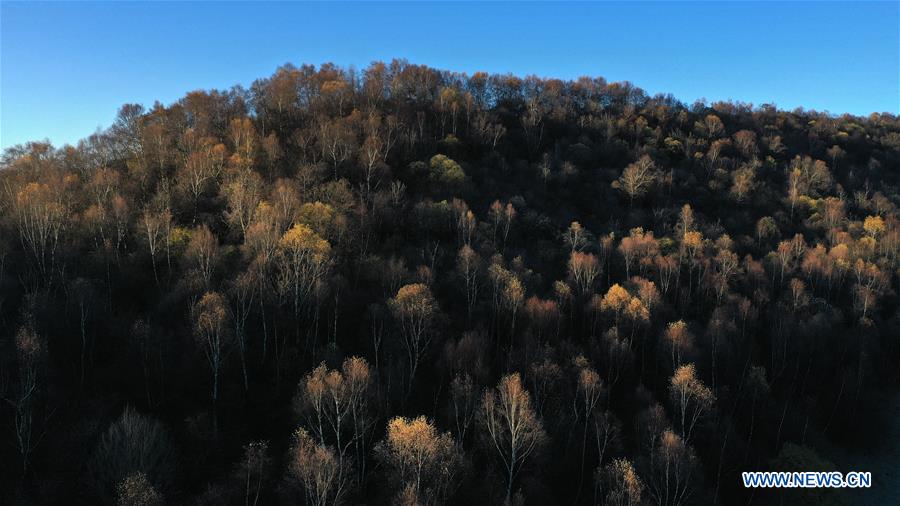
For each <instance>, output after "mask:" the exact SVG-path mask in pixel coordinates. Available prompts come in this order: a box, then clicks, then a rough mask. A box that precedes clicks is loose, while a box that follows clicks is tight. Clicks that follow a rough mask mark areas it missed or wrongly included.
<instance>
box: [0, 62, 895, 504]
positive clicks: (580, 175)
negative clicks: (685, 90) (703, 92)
mask: <svg viewBox="0 0 900 506" xmlns="http://www.w3.org/2000/svg"><path fill="white" fill-rule="evenodd" d="M860 92H864V91H863V90H860ZM0 167H2V168H0V237H2V239H0V404H2V407H0V429H2V436H0V441H2V442H3V444H2V445H0V462H2V471H0V502H2V503H3V504H11V505H18V504H22V505H31V504H36V505H37V504H41V505H42V504H66V505H79V504H86V505H94V504H119V505H162V504H198V505H224V504H235V505H238V504H239V505H244V506H249V505H254V506H259V505H270V504H308V505H316V506H324V505H336V504H361V503H366V504H369V503H371V504H404V505H413V504H428V505H437V504H517V505H518V504H536V505H538V504H539V505H545V504H576V505H579V504H600V505H617V506H618V505H630V506H634V505H639V504H640V505H645V504H646V505H660V506H661V505H672V506H675V505H685V504H813V503H821V504H837V503H842V502H847V503H853V494H854V493H855V492H854V491H852V490H845V491H831V490H816V489H807V490H797V491H790V492H779V493H775V492H772V491H763V490H756V491H752V490H748V489H744V488H743V486H742V483H741V481H740V472H741V471H748V470H832V469H835V464H834V463H832V462H830V461H829V459H828V458H827V457H826V456H825V455H824V454H823V453H822V448H823V447H824V446H825V445H829V446H836V447H844V448H846V447H857V448H869V447H873V446H877V445H878V444H879V443H878V437H879V434H882V433H883V431H884V428H885V423H888V422H889V420H885V417H884V416H883V409H882V403H883V402H884V398H885V395H886V394H887V393H889V392H891V391H896V387H897V385H898V380H900V374H898V368H897V367H896V363H897V361H898V359H900V301H898V298H897V294H896V292H895V289H894V287H895V286H896V281H897V279H898V276H900V264H898V252H900V221H898V220H900V213H898V206H900V193H898V183H900V171H898V167H900V119H898V117H897V116H894V115H892V114H872V115H871V116H868V117H857V116H849V115H844V116H835V115H831V114H825V113H817V112H814V111H805V110H794V111H784V110H779V109H777V108H776V107H774V106H772V105H768V104H764V105H761V106H752V105H750V104H743V103H733V102H728V103H721V102H720V103H713V104H709V103H706V102H704V101H698V102H696V103H694V104H692V105H686V104H684V103H682V102H679V101H678V100H676V99H675V98H673V97H672V96H664V95H657V96H649V95H648V94H646V93H645V92H644V91H642V90H641V89H640V88H637V87H635V86H633V85H632V84H630V83H628V82H618V83H608V82H606V81H605V80H604V79H602V78H581V79H578V80H575V81H563V80H557V79H541V78H537V77H533V76H530V77H526V78H520V77H516V76H513V75H488V74H485V73H475V74H473V75H471V76H469V75H466V74H460V73H454V72H448V71H441V70H436V69H432V68H429V67H426V66H421V65H414V64H410V63H408V62H406V61H400V60H395V61H392V62H390V63H389V64H385V63H373V64H372V65H371V66H369V67H368V68H366V69H364V70H358V69H353V68H339V67H337V66H334V65H331V64H325V65H321V66H319V67H315V66H311V65H303V66H301V67H295V66H293V65H285V66H283V67H281V68H279V69H277V71H276V72H275V74H274V75H272V76H271V77H269V78H265V79H259V80H257V81H256V82H254V83H253V84H252V86H251V87H250V89H244V88H242V87H234V88H232V89H230V90H227V91H216V90H213V91H193V92H190V93H188V94H187V95H185V96H184V97H183V98H182V99H180V100H179V101H177V102H176V103H173V104H170V105H164V104H160V103H156V104H154V105H153V106H152V107H150V108H145V107H143V106H141V105H137V104H128V105H124V106H123V107H122V108H121V109H120V111H119V113H118V115H117V117H116V120H115V122H114V124H113V125H112V126H110V127H109V128H108V129H106V130H102V131H98V132H97V133H95V134H94V135H91V136H90V137H88V138H86V139H84V140H83V141H81V142H79V143H78V145H77V146H70V145H66V146H63V147H54V146H52V145H51V144H50V143H49V142H31V143H27V144H25V145H19V146H15V147H13V148H10V149H7V150H6V151H5V153H4V154H3V158H2V166H0ZM840 470H842V471H847V469H840ZM863 470H865V469H863ZM873 479H874V486H876V487H877V486H878V483H879V479H881V477H879V476H877V475H876V476H874V477H873ZM894 479H896V478H894Z"/></svg>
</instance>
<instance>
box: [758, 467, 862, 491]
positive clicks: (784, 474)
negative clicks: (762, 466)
mask: <svg viewBox="0 0 900 506" xmlns="http://www.w3.org/2000/svg"><path fill="white" fill-rule="evenodd" d="M741 477H742V478H743V480H744V488H869V487H871V486H872V473H870V472H864V471H850V472H848V473H846V474H844V473H841V472H839V471H827V472H820V471H801V472H788V471H780V472H772V471H768V472H761V471H759V472H744V473H741Z"/></svg>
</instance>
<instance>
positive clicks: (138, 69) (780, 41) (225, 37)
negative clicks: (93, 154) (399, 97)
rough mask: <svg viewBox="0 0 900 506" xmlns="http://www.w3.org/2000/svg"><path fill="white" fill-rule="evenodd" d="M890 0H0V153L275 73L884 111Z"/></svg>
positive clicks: (891, 82) (893, 37) (892, 33)
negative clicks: (597, 80) (615, 88)
mask: <svg viewBox="0 0 900 506" xmlns="http://www.w3.org/2000/svg"><path fill="white" fill-rule="evenodd" d="M898 31H900V2H897V1H892V2H879V3H861V2H852V3H838V2H826V3H816V2H798V3H781V2H759V3H732V2H715V3H713V2H706V3H682V2H669V3H644V2H642V3H628V4H626V3H566V4H561V3H553V4H544V3H527V4H513V3H490V4H475V3H428V4H423V3H388V4H381V3H355V4H335V3H313V4H301V3H266V4H262V3H252V4H250V3H212V2H198V3H169V2H152V3H113V2H109V3H16V2H6V1H3V2H2V3H0V147H3V148H5V147H8V146H10V145H13V144H16V143H20V142H24V141H27V140H34V139H42V138H45V137H46V138H49V139H50V140H51V141H53V142H54V143H55V144H57V145H60V144H63V143H66V142H69V143H74V142H75V141H77V140H78V139H80V138H82V137H84V136H86V135H89V134H90V133H92V132H93V131H94V130H96V128H97V127H99V126H102V127H106V126H108V125H109V124H110V123H111V121H112V119H113V118H114V116H115V112H116V110H117V109H118V107H119V106H120V105H121V104H123V103H126V102H138V103H143V104H144V105H151V104H152V103H153V101H154V100H160V101H162V102H163V103H167V104H168V103H171V102H173V101H175V100H177V99H178V98H180V97H181V96H183V95H184V93H185V92H187V91H190V90H194V89H209V88H220V89H224V88H228V87H230V86H231V85H234V84H242V85H244V86H249V85H250V84H251V83H252V82H253V80H254V79H256V78H258V77H264V76H268V75H270V74H271V73H272V72H273V71H274V70H275V68H276V67H277V66H278V65H281V64H284V63H286V62H292V63H295V64H300V63H314V64H320V63H323V62H327V61H331V62H334V63H337V64H340V65H349V64H354V65H356V66H357V67H359V68H363V67H365V66H366V65H367V64H368V63H369V62H371V61H373V60H385V61H388V60H390V59H391V58H393V57H401V58H407V59H408V60H409V61H411V62H414V63H424V64H428V65H430V66H433V67H437V68H441V69H450V70H458V71H466V72H470V73H471V72H473V71H477V70H485V71H488V72H512V73H514V74H520V75H526V74H536V75H539V76H546V77H561V78H575V77H578V76H580V75H593V76H597V75H599V76H603V77H605V78H606V79H608V80H610V81H619V80H630V81H632V82H633V83H635V84H636V85H637V86H640V87H642V88H644V89H645V90H647V91H648V92H649V93H651V94H653V93H659V92H663V93H672V94H674V95H675V96H676V97H677V98H679V99H681V100H683V101H685V102H687V103H691V102H693V101H694V100H695V99H697V98H700V97H705V98H707V99H709V100H711V101H712V100H725V99H735V100H741V101H745V102H752V103H754V104H761V103H764V102H774V103H776V104H777V105H778V106H779V107H781V108H785V109H793V108H795V107H798V106H803V107H805V108H807V109H816V110H820V111H822V110H827V111H830V112H833V113H843V112H850V113H853V114H868V113H870V112H874V111H878V112H883V111H886V112H892V113H895V114H896V113H900V85H898V81H900V33H898Z"/></svg>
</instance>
